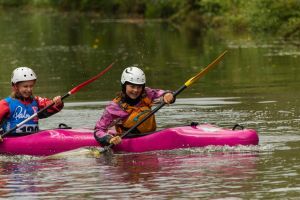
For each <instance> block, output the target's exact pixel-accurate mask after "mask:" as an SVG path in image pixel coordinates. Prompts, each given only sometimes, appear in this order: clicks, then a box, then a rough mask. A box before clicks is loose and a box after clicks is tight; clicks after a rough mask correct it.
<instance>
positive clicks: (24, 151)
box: [0, 124, 259, 156]
mask: <svg viewBox="0 0 300 200" xmlns="http://www.w3.org/2000/svg"><path fill="white" fill-rule="evenodd" d="M258 141H259V139H258V135H257V133H256V131H255V130H252V129H243V130H231V129H225V128H219V127H216V126H213V125H210V124H203V125H193V126H182V127H174V128H166V129H163V130H159V131H157V132H154V133H151V134H147V135H144V136H140V137H134V138H124V139H123V140H122V142H121V144H119V145H117V146H115V147H114V151H121V152H145V151H155V150H172V149H179V148H191V147H205V146H209V145H218V146H219V145H221V146H224V145H229V146H237V145H257V144H258ZM95 146H99V144H98V143H97V142H96V140H95V139H94V135H93V130H91V129H53V130H44V131H40V132H38V133H34V134H31V135H26V136H20V137H6V138H4V141H3V142H2V143H0V154H11V155H33V156H48V155H53V154H57V153H61V152H65V151H69V150H74V149H77V148H81V147H95Z"/></svg>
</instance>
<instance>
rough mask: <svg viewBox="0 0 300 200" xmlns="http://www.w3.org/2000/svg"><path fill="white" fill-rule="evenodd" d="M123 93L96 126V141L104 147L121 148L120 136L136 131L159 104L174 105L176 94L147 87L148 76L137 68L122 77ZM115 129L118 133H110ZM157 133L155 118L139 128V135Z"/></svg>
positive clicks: (105, 111) (110, 104)
mask: <svg viewBox="0 0 300 200" xmlns="http://www.w3.org/2000/svg"><path fill="white" fill-rule="evenodd" d="M121 85H122V91H121V92H120V93H119V95H118V96H117V97H116V98H114V99H113V101H112V102H110V103H109V104H108V105H107V106H106V108H105V110H104V112H103V115H102V116H101V118H100V119H99V120H98V121H97V123H96V126H95V139H96V140H97V141H98V142H99V143H100V144H101V145H102V146H105V145H109V144H111V143H112V144H119V143H120V142H121V137H120V135H121V134H122V133H123V132H125V131H126V130H128V129H130V128H131V127H133V126H134V125H135V124H136V123H137V122H138V121H140V120H141V119H143V117H144V116H145V115H146V114H147V113H149V112H151V107H152V105H153V104H154V103H155V102H159V101H164V102H165V103H167V104H170V103H174V97H173V93H172V92H171V91H164V90H160V89H151V88H149V87H145V86H146V76H145V74H144V72H143V71H142V70H141V69H139V68H137V67H128V68H126V69H124V71H123V73H122V76H121ZM113 126H114V127H115V129H116V130H115V131H111V130H109V128H110V127H113ZM155 130H156V121H155V117H154V115H152V116H151V117H150V118H149V119H147V120H146V121H145V122H144V123H142V124H141V125H140V126H138V127H137V129H136V130H135V131H134V132H135V133H147V132H153V131H155Z"/></svg>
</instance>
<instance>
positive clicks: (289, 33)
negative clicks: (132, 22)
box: [0, 0, 300, 38]
mask: <svg viewBox="0 0 300 200" xmlns="http://www.w3.org/2000/svg"><path fill="white" fill-rule="evenodd" d="M0 5H2V7H7V6H14V7H17V6H22V7H24V6H26V7H32V8H36V7H37V8H41V7H44V8H53V9H58V10H62V11H70V10H76V11H82V12H95V13H98V14H100V15H103V16H113V17H116V18H123V17H140V18H160V19H168V20H171V21H172V22H175V23H176V24H180V25H184V27H186V28H189V29H192V30H196V31H197V30H200V32H201V31H203V30H206V29H209V28H224V27H227V28H230V29H231V30H234V31H237V32H241V31H253V32H255V33H257V32H260V33H266V34H273V35H279V36H283V37H286V38H289V37H299V36H300V0H276V1H274V0H251V1H242V0H109V1H107V0H76V1H74V0H0Z"/></svg>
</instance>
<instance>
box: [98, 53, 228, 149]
mask: <svg viewBox="0 0 300 200" xmlns="http://www.w3.org/2000/svg"><path fill="white" fill-rule="evenodd" d="M226 53H227V51H224V52H223V53H222V54H221V55H220V56H219V57H217V58H216V59H215V60H214V61H213V62H212V63H210V64H209V65H208V66H207V67H205V68H204V69H203V70H202V71H201V72H200V73H198V74H197V75H196V76H193V77H192V78H190V79H189V80H188V81H186V82H185V84H184V85H182V86H181V87H180V88H179V89H177V90H176V91H175V92H174V93H173V96H174V98H175V97H176V96H177V95H178V94H180V93H181V92H182V91H184V90H185V89H186V88H187V87H189V86H190V85H192V84H193V83H194V82H196V81H197V80H198V79H199V78H201V77H202V76H204V75H205V74H206V73H207V72H208V71H209V70H210V69H211V68H212V67H213V66H215V65H216V64H217V63H219V62H220V61H221V59H222V58H223V57H224V55H225V54H226ZM164 105H166V103H165V102H164V101H163V102H162V103H161V104H159V105H158V106H156V107H155V108H154V109H153V110H152V111H151V112H149V113H148V114H147V115H146V116H145V117H144V118H143V119H142V120H140V121H139V122H137V123H136V124H135V125H134V126H132V127H131V128H130V129H128V130H127V131H126V132H125V133H123V134H122V135H121V136H120V137H121V138H123V137H125V136H126V135H128V134H129V133H130V132H131V131H133V130H134V129H135V128H137V127H138V126H139V125H141V124H142V123H144V122H145V121H146V120H147V119H148V118H149V117H151V116H152V115H153V114H154V113H156V112H157V111H158V110H159V109H161V108H162V107H163V106H164ZM113 146H114V144H109V145H108V146H106V147H105V148H104V149H103V150H102V152H106V151H107V150H108V149H109V148H111V147H113Z"/></svg>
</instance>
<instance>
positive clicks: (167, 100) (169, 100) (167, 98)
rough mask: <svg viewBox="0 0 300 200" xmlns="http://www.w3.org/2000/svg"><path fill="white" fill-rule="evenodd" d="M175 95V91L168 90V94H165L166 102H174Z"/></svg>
mask: <svg viewBox="0 0 300 200" xmlns="http://www.w3.org/2000/svg"><path fill="white" fill-rule="evenodd" d="M174 101H175V100H174V96H173V93H171V92H168V93H166V94H164V102H165V103H166V104H171V103H174Z"/></svg>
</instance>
